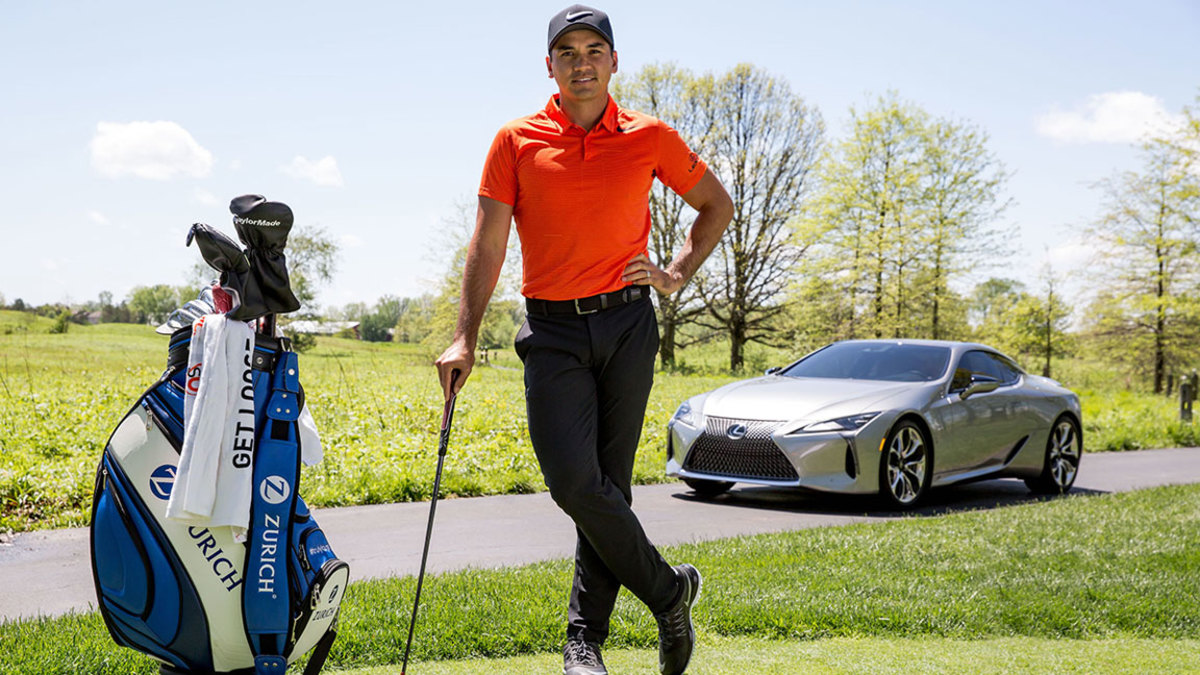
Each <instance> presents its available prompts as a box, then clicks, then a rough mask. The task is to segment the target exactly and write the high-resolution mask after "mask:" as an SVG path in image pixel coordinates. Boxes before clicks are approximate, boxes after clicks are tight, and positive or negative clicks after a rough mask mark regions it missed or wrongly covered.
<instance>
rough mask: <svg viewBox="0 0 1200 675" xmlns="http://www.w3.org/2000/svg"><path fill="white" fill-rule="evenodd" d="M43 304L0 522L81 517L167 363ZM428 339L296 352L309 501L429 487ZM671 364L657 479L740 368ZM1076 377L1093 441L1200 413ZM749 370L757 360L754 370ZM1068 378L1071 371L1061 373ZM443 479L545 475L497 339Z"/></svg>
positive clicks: (8, 348)
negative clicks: (110, 449)
mask: <svg viewBox="0 0 1200 675" xmlns="http://www.w3.org/2000/svg"><path fill="white" fill-rule="evenodd" d="M51 323H52V322H51V321H50V320H49V319H44V318H41V317H34V316H32V315H29V314H25V313H19V312H10V311H0V531H3V530H6V529H10V530H15V531H18V532H19V531H25V530H30V529H38V528H47V527H64V526H78V525H83V524H85V523H86V522H87V518H88V509H89V508H90V505H91V493H92V488H93V485H94V476H95V467H96V463H97V461H98V460H99V457H100V453H101V452H102V450H103V448H104V444H105V442H106V441H107V439H108V436H109V434H110V433H111V431H112V428H113V427H114V426H115V425H116V424H117V422H118V421H119V420H120V419H121V416H122V415H124V414H125V412H126V411H127V410H128V409H129V407H130V406H131V405H132V404H133V402H134V400H135V399H136V398H137V396H138V395H139V394H140V393H141V392H142V390H143V389H144V388H145V387H147V386H149V385H150V384H151V383H153V382H154V381H155V380H156V379H157V378H158V376H159V375H160V374H161V372H162V369H163V367H164V366H165V365H166V345H167V338H166V337H164V336H161V335H157V334H155V333H154V331H153V329H152V328H150V327H148V326H132V325H126V324H104V325H99V326H76V325H72V326H71V327H70V330H69V331H68V332H67V333H66V334H63V335H50V334H47V333H46V331H47V330H48V328H49V326H50V324H51ZM783 356H784V355H783V354H782V352H778V351H771V350H767V349H766V348H760V347H758V346H755V347H754V348H752V349H751V350H750V352H749V357H752V358H748V360H749V361H752V362H753V363H754V364H756V365H778V364H779V363H783V362H784V361H786V359H784V358H783ZM433 358H434V353H433V350H431V349H429V348H427V347H422V346H419V345H399V344H390V343H366V342H359V341H354V340H346V339H337V338H320V339H319V340H318V346H317V348H316V349H314V350H312V351H311V352H308V353H305V354H303V355H302V356H301V358H300V367H301V376H302V381H303V382H304V386H305V391H306V392H307V394H308V401H309V404H310V405H311V408H312V412H313V415H314V417H315V418H316V420H317V424H318V427H319V428H320V430H321V435H322V439H323V441H324V445H325V448H326V454H325V460H324V461H323V462H322V463H321V464H319V465H318V466H316V467H313V468H311V469H305V471H304V473H303V485H302V487H301V491H302V493H303V494H304V497H305V499H306V500H308V502H309V503H310V504H312V505H314V506H341V505H351V504H374V503H384V502H394V501H410V500H421V499H427V498H428V497H429V494H430V490H431V489H432V487H433V486H432V483H433V474H434V467H435V466H436V462H437V458H436V454H437V453H436V448H437V429H438V425H439V421H440V418H441V410H442V406H441V394H440V391H439V388H438V384H437V381H436V378H435V376H434V369H433V367H432V362H433ZM680 358H681V361H682V362H683V365H684V366H685V367H684V369H683V372H694V373H701V374H681V373H665V372H660V373H659V374H658V375H657V376H656V379H655V386H654V390H653V392H652V393H651V397H650V402H649V406H648V409H647V412H646V422H645V425H644V427H643V431H642V441H641V446H640V448H639V452H638V458H637V463H636V465H635V468H634V481H635V482H636V483H639V484H644V483H654V482H660V481H663V480H664V479H665V476H664V474H663V461H664V447H665V443H666V422H667V420H668V419H669V418H670V416H671V414H672V413H673V412H674V411H675V409H676V407H678V405H679V404H680V403H681V402H682V401H683V400H685V399H686V398H688V397H689V396H692V395H694V394H697V393H700V392H703V391H707V390H709V389H713V388H715V387H717V386H720V385H722V384H725V383H727V382H730V381H733V380H734V379H735V378H734V377H732V376H728V375H720V374H703V373H715V372H717V371H718V370H719V367H720V364H721V363H722V359H726V358H727V355H726V354H725V353H724V351H723V349H722V347H721V345H706V346H704V347H702V348H697V349H695V350H689V351H686V352H683V354H682V355H681V357H680ZM1076 370H1077V372H1076V373H1075V374H1074V375H1072V374H1071V373H1070V372H1068V375H1070V376H1071V377H1075V378H1076V379H1078V380H1079V381H1080V382H1081V383H1083V384H1085V385H1087V386H1088V388H1084V389H1081V390H1080V393H1081V397H1082V401H1083V410H1084V430H1085V434H1084V435H1085V441H1086V447H1087V449H1088V450H1089V451H1098V450H1124V449H1135V448H1148V447H1173V446H1181V445H1197V444H1200V436H1198V434H1200V431H1198V430H1200V425H1188V424H1181V423H1179V422H1178V421H1177V420H1175V414H1176V413H1175V407H1174V406H1175V404H1174V403H1173V402H1172V401H1171V400H1170V399H1168V398H1166V397H1161V396H1151V395H1146V394H1137V393H1133V392H1127V391H1123V390H1119V389H1104V388H1095V387H1097V386H1099V385H1098V383H1100V384H1102V383H1103V382H1104V381H1105V380H1104V379H1103V378H1094V377H1093V378H1089V377H1085V375H1086V374H1087V372H1090V371H1087V370H1086V369H1084V370H1079V369H1076ZM754 372H759V371H758V370H755V371H754ZM1067 383H1068V384H1070V380H1067ZM452 443H453V446H454V447H453V452H454V455H453V458H452V460H451V461H448V462H447V464H446V472H445V476H444V478H443V483H442V485H443V489H444V490H445V492H446V493H447V494H453V495H459V496H475V495H483V494H499V493H524V492H533V491H539V490H542V489H544V485H543V483H542V477H541V473H540V471H539V470H538V467H537V462H536V459H535V457H534V454H533V449H532V447H531V446H530V444H529V436H528V430H527V428H526V423H525V404H524V386H523V384H522V376H521V370H520V363H519V361H517V360H516V358H515V357H514V356H513V354H512V352H511V351H501V352H499V353H498V356H497V358H496V360H495V362H494V364H492V365H490V366H480V367H478V368H476V370H475V372H474V374H473V375H472V377H471V381H470V383H469V385H468V387H467V389H466V390H464V393H463V395H462V396H461V397H460V398H459V401H458V411H457V412H456V414H455V426H454V437H453V441H452Z"/></svg>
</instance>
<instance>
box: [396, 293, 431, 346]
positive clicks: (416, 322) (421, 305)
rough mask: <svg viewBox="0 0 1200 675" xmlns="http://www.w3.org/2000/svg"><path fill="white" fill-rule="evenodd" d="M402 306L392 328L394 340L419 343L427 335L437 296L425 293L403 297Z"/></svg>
mask: <svg viewBox="0 0 1200 675" xmlns="http://www.w3.org/2000/svg"><path fill="white" fill-rule="evenodd" d="M403 302H404V308H403V311H402V312H401V313H400V318H399V319H397V320H396V325H395V327H393V329H392V339H393V340H395V341H396V342H405V343H419V342H422V341H423V340H424V339H425V337H426V336H428V335H429V333H430V332H431V331H430V323H432V321H433V314H434V309H435V307H436V306H437V304H438V300H437V298H435V297H434V296H432V295H430V294H428V293H426V294H425V295H422V296H420V297H417V298H404V300H403Z"/></svg>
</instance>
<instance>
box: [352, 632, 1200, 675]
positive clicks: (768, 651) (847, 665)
mask: <svg viewBox="0 0 1200 675" xmlns="http://www.w3.org/2000/svg"><path fill="white" fill-rule="evenodd" d="M702 640H703V641H702V642H701V643H700V648H699V649H698V650H697V652H696V654H695V656H694V657H693V659H692V663H691V665H690V667H689V668H688V672H689V673H692V675H746V674H747V673H774V674H778V675H924V674H929V675H933V674H938V675H951V674H959V673H972V674H973V675H1033V674H1035V673H1036V674H1043V675H1050V674H1053V675H1068V674H1071V673H1076V674H1078V675H1096V674H1098V673H1104V674H1109V675H1111V674H1115V673H1127V674H1128V675H1179V674H1180V673H1195V672H1200V641H1196V640H1138V639H1107V640H1050V639H1045V638H996V639H990V640H948V639H936V638H917V639H904V638H896V639H887V638H827V639H823V640H788V641H780V640H766V639H762V638H747V637H723V636H719V635H707V634H706V635H703V636H702ZM604 661H605V664H606V665H607V666H608V668H609V670H610V671H611V672H613V673H623V674H626V675H658V666H657V665H656V664H657V654H656V652H654V651H653V650H649V649H617V650H612V651H608V652H606V653H605V655H604ZM337 672H339V673H342V675H398V673H400V667H399V666H377V667H368V668H358V669H351V670H339V671H337ZM409 672H410V673H412V675H477V674H478V673H489V674H491V675H529V674H530V673H549V674H554V673H561V672H562V657H561V656H560V655H558V654H537V655H531V656H515V657H510V658H506V659H464V660H457V661H432V662H426V663H420V664H415V665H410V666H409Z"/></svg>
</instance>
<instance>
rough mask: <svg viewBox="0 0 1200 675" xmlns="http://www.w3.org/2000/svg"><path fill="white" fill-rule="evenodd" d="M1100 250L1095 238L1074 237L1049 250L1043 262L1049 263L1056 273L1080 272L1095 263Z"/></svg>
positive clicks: (1043, 257)
mask: <svg viewBox="0 0 1200 675" xmlns="http://www.w3.org/2000/svg"><path fill="white" fill-rule="evenodd" d="M1098 252H1099V251H1098V249H1097V247H1096V245H1095V242H1094V241H1093V240H1089V239H1086V238H1084V237H1074V238H1072V239H1070V240H1068V241H1065V242H1063V243H1061V244H1059V245H1058V246H1055V247H1054V248H1051V249H1049V250H1047V251H1046V252H1045V254H1044V255H1043V256H1042V264H1043V265H1046V264H1049V265H1050V267H1051V268H1052V269H1053V270H1054V273H1055V274H1070V275H1074V274H1079V273H1082V272H1083V271H1084V270H1086V268H1087V267H1089V266H1090V265H1091V264H1092V263H1093V261H1094V258H1095V256H1096V254H1097V253H1098Z"/></svg>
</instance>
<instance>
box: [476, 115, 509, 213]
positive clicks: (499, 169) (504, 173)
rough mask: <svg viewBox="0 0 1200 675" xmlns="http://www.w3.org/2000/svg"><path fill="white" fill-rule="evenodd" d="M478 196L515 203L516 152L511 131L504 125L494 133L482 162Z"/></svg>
mask: <svg viewBox="0 0 1200 675" xmlns="http://www.w3.org/2000/svg"><path fill="white" fill-rule="evenodd" d="M479 196H480V197H489V198H491V199H495V200H496V201H498V202H504V203H505V204H508V205H509V206H515V205H516V203H517V152H516V147H515V146H514V145H513V134H512V131H511V130H510V129H509V128H508V127H505V128H503V129H501V130H500V131H499V132H497V133H496V138H495V139H493V140H492V147H491V148H490V149H489V150H488V155H487V160H485V161H484V163H483V178H481V179H480V181H479Z"/></svg>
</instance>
